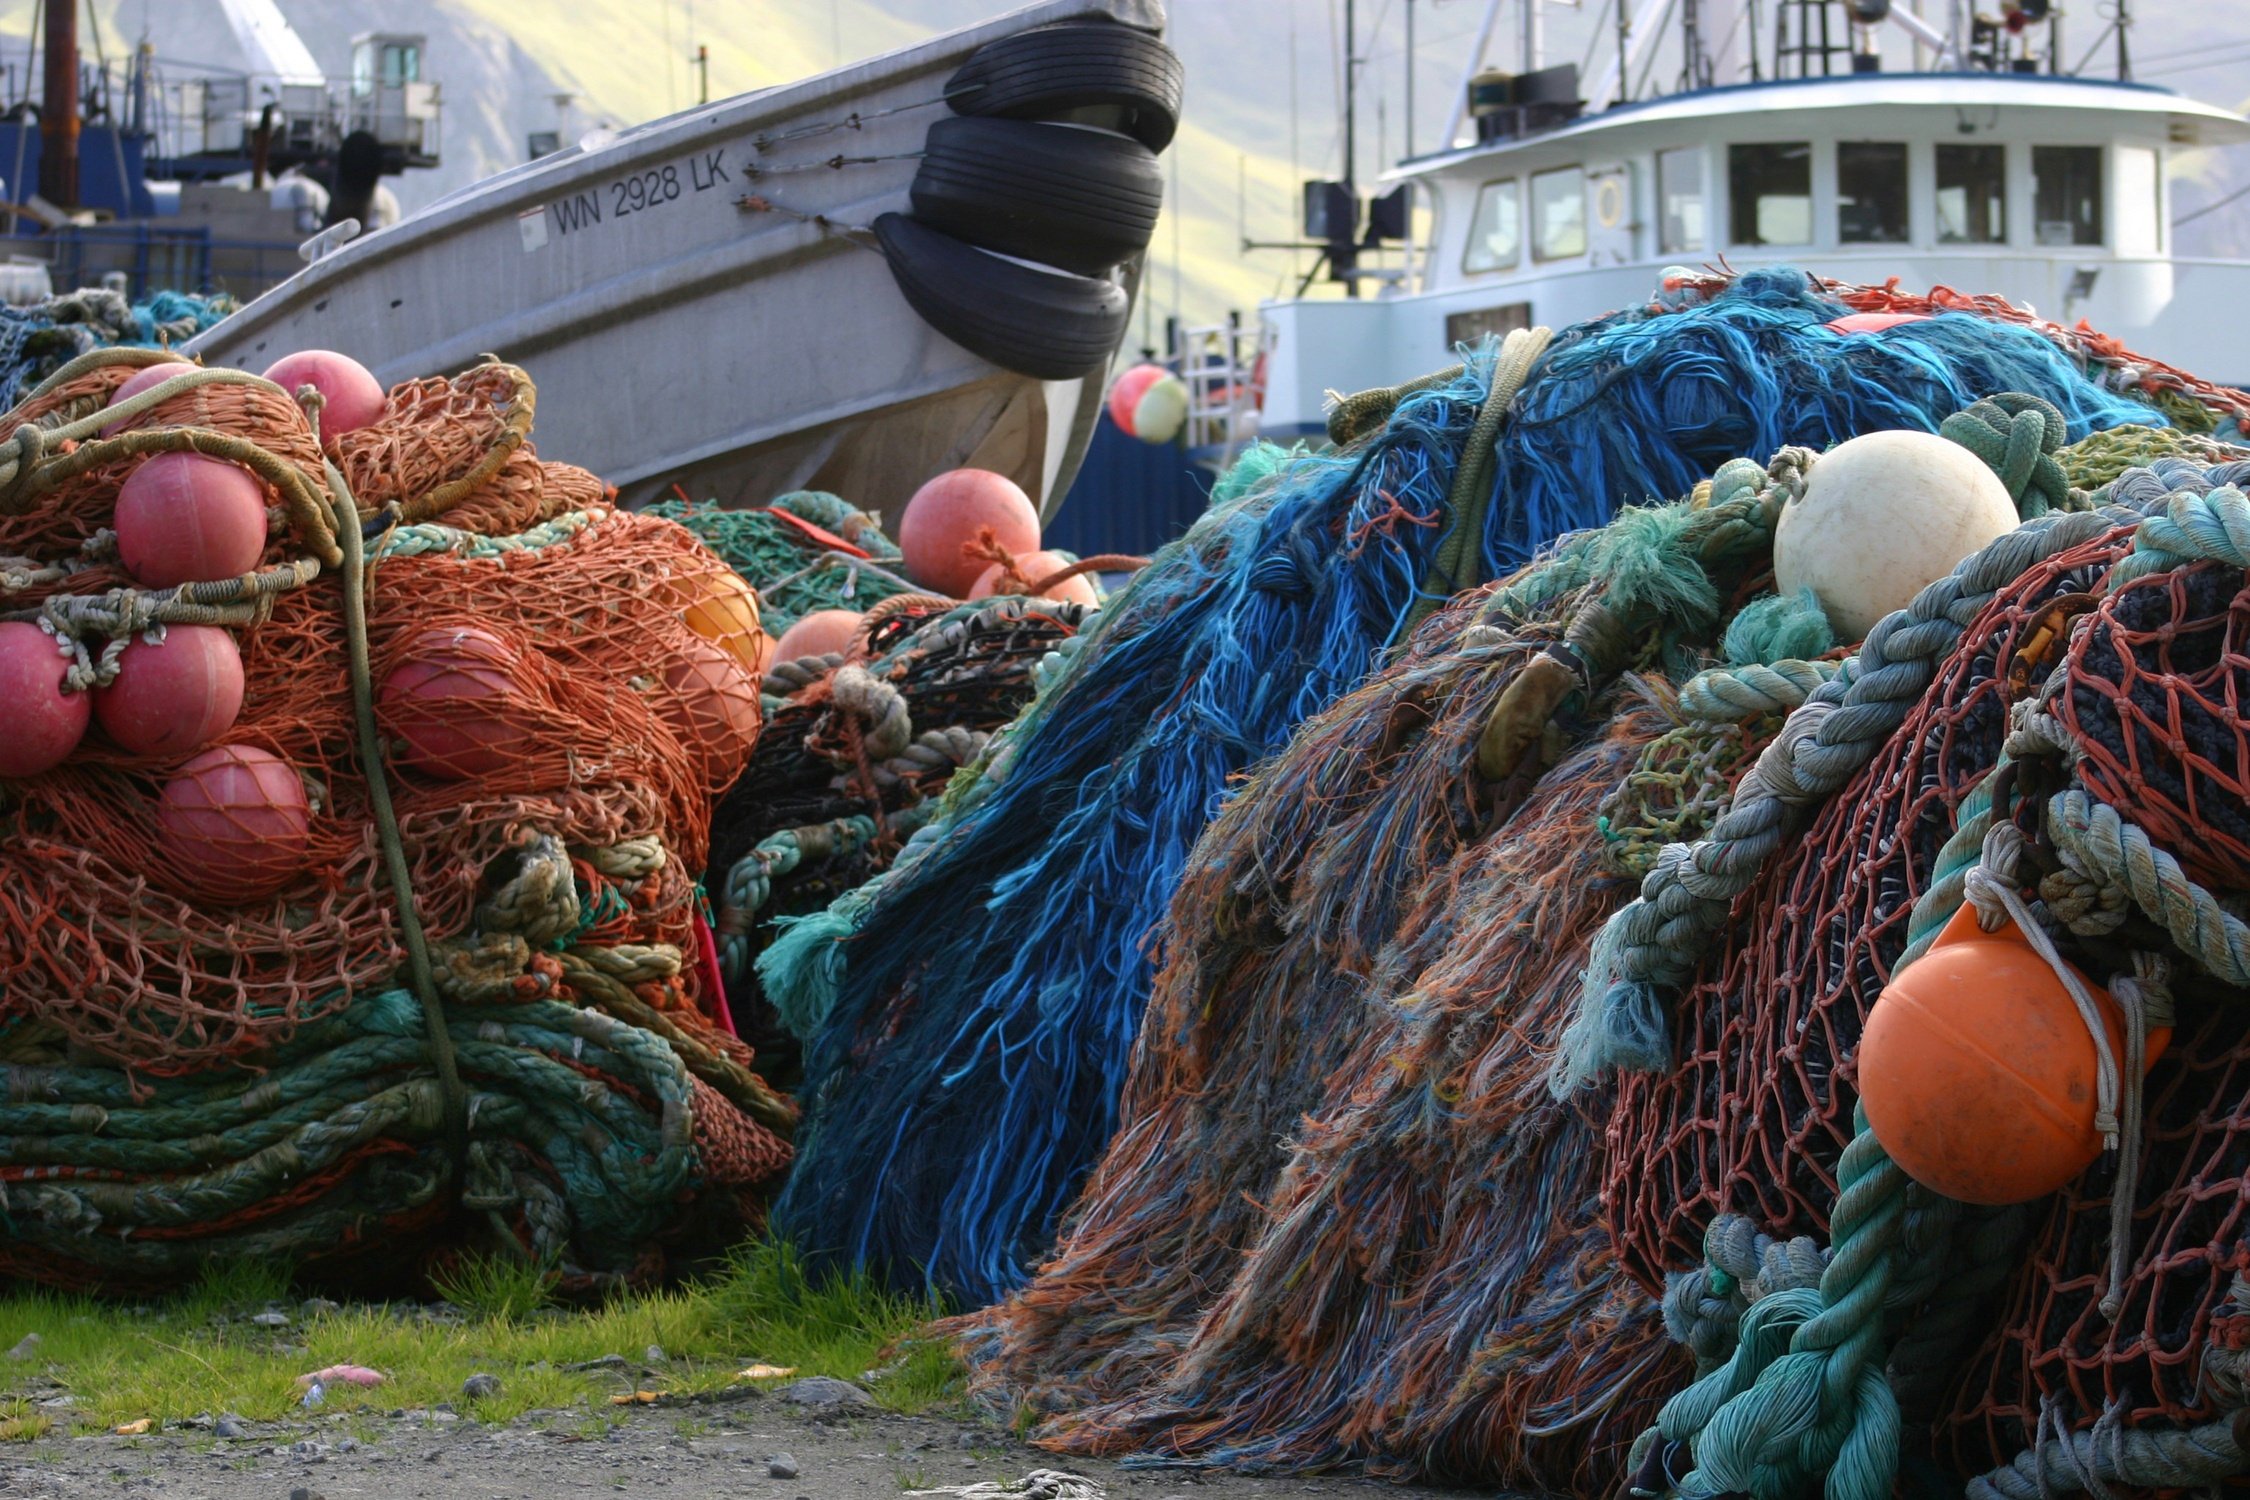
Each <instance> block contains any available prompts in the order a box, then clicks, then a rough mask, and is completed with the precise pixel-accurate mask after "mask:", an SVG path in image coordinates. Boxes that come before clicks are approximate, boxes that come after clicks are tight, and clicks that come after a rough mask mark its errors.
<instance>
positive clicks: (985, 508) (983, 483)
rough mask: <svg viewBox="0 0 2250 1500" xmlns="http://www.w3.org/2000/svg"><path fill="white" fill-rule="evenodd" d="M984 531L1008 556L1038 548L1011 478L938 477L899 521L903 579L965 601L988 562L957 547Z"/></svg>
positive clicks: (1033, 523)
mask: <svg viewBox="0 0 2250 1500" xmlns="http://www.w3.org/2000/svg"><path fill="white" fill-rule="evenodd" d="M986 530H990V531H991V532H992V534H993V540H994V541H995V542H997V543H998V544H999V545H1000V547H1001V548H1003V549H1004V550H1006V551H1008V552H1011V553H1016V554H1021V553H1025V552H1036V551H1038V550H1039V512H1038V511H1037V510H1036V509H1035V508H1033V506H1032V503H1031V498H1030V497H1029V496H1028V495H1026V494H1024V492H1023V491H1022V490H1021V489H1019V488H1018V487H1017V486H1016V484H1015V482H1014V481H1013V480H1011V479H1009V478H1007V476H1005V475H1002V474H994V473H991V472H990V471H988V470H985V469H953V470H949V471H948V472H946V473H943V474H940V475H938V477H937V478H935V479H933V480H931V481H930V482H929V483H928V484H925V485H923V486H922V487H921V488H920V489H918V490H916V491H915V492H914V498H913V499H911V500H909V501H907V502H906V514H905V515H904V516H902V517H900V519H899V525H898V547H899V552H900V554H901V556H902V557H903V559H904V561H905V563H906V571H907V573H908V575H909V576H911V577H912V578H913V579H914V581H915V582H916V583H919V584H921V585H922V586H923V587H924V588H932V589H936V590H937V591H938V592H939V593H941V594H944V595H946V596H948V597H949V598H954V599H960V598H964V597H966V596H967V594H968V592H969V588H970V586H971V585H972V584H974V583H975V582H976V581H977V575H978V574H979V573H982V572H983V571H984V570H985V568H986V567H987V566H988V565H989V564H990V563H991V561H992V559H991V558H989V557H978V556H975V555H973V554H971V553H967V552H964V551H963V550H962V549H963V548H964V547H966V546H968V545H970V544H971V543H974V542H975V541H976V540H977V538H978V536H979V535H980V534H981V533H982V532H984V531H986ZM782 659H783V660H784V661H786V660H788V658H787V657H786V656H784V657H783V658H782Z"/></svg>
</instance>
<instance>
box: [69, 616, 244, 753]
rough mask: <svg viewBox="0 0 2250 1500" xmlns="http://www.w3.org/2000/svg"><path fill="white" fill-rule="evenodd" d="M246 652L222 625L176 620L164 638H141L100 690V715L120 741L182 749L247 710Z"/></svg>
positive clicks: (125, 745)
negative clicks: (244, 699) (244, 696)
mask: <svg viewBox="0 0 2250 1500" xmlns="http://www.w3.org/2000/svg"><path fill="white" fill-rule="evenodd" d="M242 691H243V684H242V652H241V651H240V650H239V649H238V648H237V647H236V646H235V643H234V637H233V636H232V635H230V634H228V633H227V632H226V631H224V630H221V629H220V628H219V627H218V626H216V625H174V626H171V627H169V628H168V629H167V630H166V631H165V632H164V639H163V641H162V642H161V643H159V642H154V641H148V640H136V641H134V642H133V643H132V644H130V645H128V646H127V647H126V648H125V649H124V650H123V651H122V652H120V653H119V654H118V658H117V676H116V678H115V679H114V680H112V681H111V682H110V684H109V686H107V687H103V688H96V689H95V690H94V694H93V697H94V717H95V718H97V719H99V720H100V721H101V726H102V732H103V733H104V734H106V735H108V736H109V737H110V739H112V740H113V741H115V742H116V743H117V745H118V747H119V748H120V749H125V750H130V751H132V752H133V753H134V754H135V755H183V754H185V753H186V752H188V751H190V750H193V749H194V748H195V747H196V746H198V745H202V744H207V743H209V742H210V741H212V740H215V739H217V738H218V737H219V736H220V735H222V734H225V733H226V732H227V731H228V730H229V729H232V728H233V727H234V721H235V718H236V717H237V716H238V715H239V714H241V712H242Z"/></svg>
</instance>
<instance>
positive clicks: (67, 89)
mask: <svg viewBox="0 0 2250 1500" xmlns="http://www.w3.org/2000/svg"><path fill="white" fill-rule="evenodd" d="M41 98H42V103H41V106H40V110H39V193H40V196H41V197H43V198H45V199H46V200H47V201H48V202H50V203H54V204H59V205H60V206H62V207H64V208H76V207H77V206H78V0H47V78H46V90H45V92H44V94H43V95H42V96H41Z"/></svg>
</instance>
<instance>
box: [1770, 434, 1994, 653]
mask: <svg viewBox="0 0 2250 1500" xmlns="http://www.w3.org/2000/svg"><path fill="white" fill-rule="evenodd" d="M2015 527H2016V507H2015V502H2014V501H2012V500H2010V499H2009V498H2008V491H2007V488H2006V487H2005V486H2004V485H2002V484H2001V483H2000V478H1999V476H1998V475H1996V474H1994V473H1993V472H1992V470H1991V469H1989V468H1987V467H1986V466H1985V465H1984V463H1983V461H1982V460H1980V459H1979V458H1978V457H1977V456H1976V455H1975V454H1973V453H1971V452H1970V451H1969V450H1968V449H1966V448H1964V447H1962V446H1961V445H1960V444H1959V443H1956V442H1952V441H1950V440H1949V439H1946V438H1941V437H1938V436H1935V435H1934V434H1931V433H1927V432H1870V433H1868V434H1866V435H1865V436H1864V437H1855V438H1853V439H1851V440H1850V441H1849V442H1846V443H1839V444H1838V445H1837V446H1836V447H1834V448H1831V449H1829V450H1828V452H1827V453H1825V454H1823V455H1822V456H1821V458H1820V461H1819V462H1818V463H1816V464H1814V465H1813V467H1812V472H1811V474H1810V475H1808V476H1807V478H1806V480H1805V492H1804V494H1803V495H1802V496H1800V497H1799V498H1798V499H1797V500H1796V501H1795V502H1793V503H1792V504H1790V505H1789V506H1788V507H1787V508H1786V509H1784V510H1783V511H1782V513H1781V523H1780V525H1779V526H1777V527H1776V528H1775V529H1774V537H1773V575H1774V585H1775V588H1776V590H1777V591H1778V592H1780V593H1784V594H1794V593H1796V592H1797V591H1798V590H1799V589H1803V588H1810V589H1811V590H1812V591H1813V597H1814V598H1816V599H1818V600H1819V601H1820V607H1821V609H1822V610H1823V611H1825V612H1826V614H1827V615H1828V622H1829V623H1830V624H1831V625H1833V626H1835V627H1836V634H1837V636H1838V638H1840V639H1842V640H1847V641H1857V640H1863V639H1865V638H1866V635H1867V632H1868V631H1869V630H1871V629H1873V628H1874V625H1875V622H1876V621H1877V620H1880V619H1882V618H1883V616H1885V615H1887V614H1889V613H1890V612H1891V611H1892V610H1894V609H1903V608H1904V607H1905V606H1906V605H1907V604H1909V603H1911V602H1912V601H1913V598H1914V596H1915V595H1916V594H1918V593H1920V592H1921V591H1922V590H1923V588H1925V587H1926V586H1927V585H1929V584H1930V583H1932V582H1934V581H1935V580H1937V579H1939V578H1942V577H1944V576H1945V575H1946V574H1948V573H1950V572H1952V571H1953V567H1954V565H1955V564H1956V563H1958V562H1960V561H1961V559H1962V558H1964V557H1967V556H1968V555H1969V554H1970V553H1972V552H1975V551H1977V550H1978V549H1979V548H1981V547H1983V546H1984V545H1985V544H1986V543H1988V542H1990V541H1991V540H1992V539H1993V538H1995V537H1997V536H2000V535H2001V534H2003V533H2004V532H2009V531H2013V530H2014V529H2015Z"/></svg>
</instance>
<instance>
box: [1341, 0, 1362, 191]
mask: <svg viewBox="0 0 2250 1500" xmlns="http://www.w3.org/2000/svg"><path fill="white" fill-rule="evenodd" d="M1358 37H1359V33H1358V32H1357V31H1356V30H1354V29H1353V24H1352V0H1344V172H1343V177H1344V186H1345V187H1347V188H1351V189H1352V190H1353V191H1354V192H1355V193H1356V192H1357V191H1358V189H1357V187H1356V184H1357V183H1358V181H1359V172H1358V170H1357V169H1358V166H1359V108H1358V105H1359V58H1358V57H1357V56H1356V55H1354V54H1355V53H1356V52H1357V51H1358V48H1359V41H1358Z"/></svg>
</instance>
